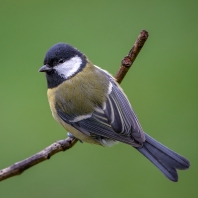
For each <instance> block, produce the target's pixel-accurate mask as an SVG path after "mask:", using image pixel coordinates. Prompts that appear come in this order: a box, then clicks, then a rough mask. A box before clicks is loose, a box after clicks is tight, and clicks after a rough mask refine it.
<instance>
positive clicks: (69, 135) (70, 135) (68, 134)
mask: <svg viewBox="0 0 198 198" xmlns="http://www.w3.org/2000/svg"><path fill="white" fill-rule="evenodd" d="M67 136H68V137H70V138H76V137H75V136H73V135H72V134H71V133H70V132H68V133H67ZM76 139H77V140H78V141H79V142H80V143H83V141H82V140H79V139H78V138H76Z"/></svg>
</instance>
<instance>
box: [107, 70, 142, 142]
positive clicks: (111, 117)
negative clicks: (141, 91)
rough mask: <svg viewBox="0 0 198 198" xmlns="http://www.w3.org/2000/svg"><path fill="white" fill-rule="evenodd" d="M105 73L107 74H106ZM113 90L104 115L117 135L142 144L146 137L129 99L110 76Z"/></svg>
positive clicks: (108, 97) (110, 92) (109, 95)
mask: <svg viewBox="0 0 198 198" xmlns="http://www.w3.org/2000/svg"><path fill="white" fill-rule="evenodd" d="M104 73H105V72H104ZM105 75H106V76H107V77H108V78H109V81H110V86H111V89H110V91H109V94H108V96H107V102H106V104H105V106H104V113H105V115H106V117H107V119H108V121H109V123H110V125H111V127H112V128H113V129H114V131H115V132H116V133H119V134H122V135H123V136H128V137H131V138H133V139H135V140H136V141H137V143H138V142H139V143H140V144H142V143H143V142H144V141H145V135H144V132H143V130H142V127H141V125H140V123H139V121H138V119H137V116H136V114H135V112H134V111H133V109H132V107H131V105H130V103H129V101H128V99H127V97H126V96H125V94H124V92H123V91H122V89H121V87H120V86H119V85H118V84H117V83H116V82H115V81H114V79H113V78H112V77H111V76H110V75H109V74H108V73H105Z"/></svg>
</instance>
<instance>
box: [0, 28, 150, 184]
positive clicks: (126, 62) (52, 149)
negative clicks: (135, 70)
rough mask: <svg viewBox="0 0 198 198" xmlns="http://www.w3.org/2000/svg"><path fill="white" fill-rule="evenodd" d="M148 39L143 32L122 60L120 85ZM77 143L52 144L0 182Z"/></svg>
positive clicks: (0, 174)
mask: <svg viewBox="0 0 198 198" xmlns="http://www.w3.org/2000/svg"><path fill="white" fill-rule="evenodd" d="M147 38H148V32H147V31H145V30H142V31H141V32H140V34H139V36H138V38H137V40H136V42H135V44H134V46H133V48H132V49H131V50H130V52H129V54H128V55H127V56H126V57H125V58H124V59H123V60H122V65H121V66H120V69H119V71H118V73H117V74H116V76H115V79H116V80H117V82H118V83H121V82H122V80H123V78H124V77H125V75H126V73H127V72H128V70H129V69H130V67H131V65H132V64H133V62H134V60H135V58H136V57H137V55H138V53H139V52H140V50H141V48H142V46H143V45H144V43H145V41H146V40H147ZM77 141H78V140H77V139H76V138H71V137H68V138H66V139H65V140H59V141H57V142H55V143H53V144H51V145H50V146H48V147H47V148H45V149H43V150H42V151H40V152H39V153H37V154H35V155H33V156H31V157H29V158H27V159H25V160H22V161H20V162H16V163H15V164H13V165H11V166H9V167H7V168H4V169H2V170H0V181H2V180H5V179H7V178H9V177H13V176H15V175H20V174H21V173H23V172H24V171H25V170H27V169H28V168H30V167H32V166H34V165H36V164H38V163H40V162H42V161H45V160H47V159H49V158H50V157H51V156H53V155H54V154H56V153H58V152H60V151H65V150H68V149H70V148H71V147H73V146H74V145H75V144H76V142H77Z"/></svg>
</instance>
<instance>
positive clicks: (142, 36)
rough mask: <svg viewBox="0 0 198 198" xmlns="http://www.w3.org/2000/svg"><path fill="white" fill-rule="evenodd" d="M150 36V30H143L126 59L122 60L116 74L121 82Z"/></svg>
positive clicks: (116, 77)
mask: <svg viewBox="0 0 198 198" xmlns="http://www.w3.org/2000/svg"><path fill="white" fill-rule="evenodd" d="M147 38H148V32H147V31H146V30H142V31H141V32H140V34H139V36H138V38H137V40H136V42H135V43H134V45H133V47H132V49H131V50H130V52H129V53H128V55H127V56H125V57H124V59H123V60H122V62H121V66H120V69H119V70H118V73H117V74H116V75H115V79H116V80H117V82H118V83H119V84H120V83H121V82H122V80H123V79H124V77H125V75H126V73H127V72H128V70H129V69H130V67H131V66H132V64H133V62H134V61H135V59H136V57H137V55H138V54H139V52H140V50H141V49H142V47H143V45H144V43H145V42H146V40H147Z"/></svg>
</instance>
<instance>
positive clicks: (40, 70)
mask: <svg viewBox="0 0 198 198" xmlns="http://www.w3.org/2000/svg"><path fill="white" fill-rule="evenodd" d="M50 70H52V68H51V67H49V66H48V65H43V66H42V67H41V68H40V69H39V70H38V71H39V72H47V71H50Z"/></svg>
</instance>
